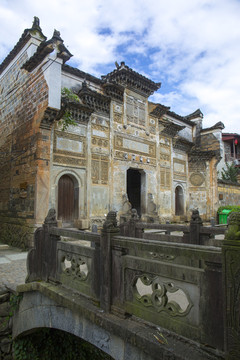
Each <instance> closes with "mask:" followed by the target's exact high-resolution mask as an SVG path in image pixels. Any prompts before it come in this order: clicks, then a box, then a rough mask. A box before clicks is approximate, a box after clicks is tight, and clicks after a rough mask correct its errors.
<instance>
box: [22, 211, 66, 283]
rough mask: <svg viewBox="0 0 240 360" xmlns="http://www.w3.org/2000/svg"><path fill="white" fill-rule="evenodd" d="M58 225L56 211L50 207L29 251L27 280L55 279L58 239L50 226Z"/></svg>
mask: <svg viewBox="0 0 240 360" xmlns="http://www.w3.org/2000/svg"><path fill="white" fill-rule="evenodd" d="M55 226H57V220H56V211H55V210H54V209H50V210H49V211H48V215H47V217H46V218H45V221H44V224H43V226H42V227H40V228H38V229H37V230H36V231H35V233H34V248H33V249H31V250H30V251H29V252H28V257H27V272H28V274H27V278H26V282H31V281H38V280H45V281H47V280H48V279H53V280H54V278H55V275H56V267H57V241H58V240H60V237H59V236H55V235H50V228H51V227H55Z"/></svg>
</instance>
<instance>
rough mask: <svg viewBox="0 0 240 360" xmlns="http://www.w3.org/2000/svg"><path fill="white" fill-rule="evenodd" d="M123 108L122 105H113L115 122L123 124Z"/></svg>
mask: <svg viewBox="0 0 240 360" xmlns="http://www.w3.org/2000/svg"><path fill="white" fill-rule="evenodd" d="M122 113H123V108H122V105H118V104H114V105H113V120H114V121H116V122H117V123H119V124H121V123H122V122H123V114H122Z"/></svg>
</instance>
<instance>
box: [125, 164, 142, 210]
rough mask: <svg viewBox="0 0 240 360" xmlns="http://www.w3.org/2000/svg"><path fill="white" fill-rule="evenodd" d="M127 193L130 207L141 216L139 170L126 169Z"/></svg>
mask: <svg viewBox="0 0 240 360" xmlns="http://www.w3.org/2000/svg"><path fill="white" fill-rule="evenodd" d="M127 195H128V199H129V201H130V203H131V205H132V207H133V208H134V209H136V210H137V212H138V215H139V216H141V173H140V171H139V170H135V169H128V171H127Z"/></svg>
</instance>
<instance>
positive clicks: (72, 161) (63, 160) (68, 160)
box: [53, 155, 86, 167]
mask: <svg viewBox="0 0 240 360" xmlns="http://www.w3.org/2000/svg"><path fill="white" fill-rule="evenodd" d="M53 162H54V163H57V164H61V165H74V166H81V167H82V166H84V167H85V166H86V160H85V159H81V158H76V157H72V156H71V157H69V156H61V155H53Z"/></svg>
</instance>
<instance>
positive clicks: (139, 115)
mask: <svg viewBox="0 0 240 360" xmlns="http://www.w3.org/2000/svg"><path fill="white" fill-rule="evenodd" d="M126 113H127V121H128V123H133V124H137V125H140V126H146V121H145V113H146V111H145V103H144V102H143V101H142V100H140V99H137V98H135V97H133V96H128V97H127V107H126Z"/></svg>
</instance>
